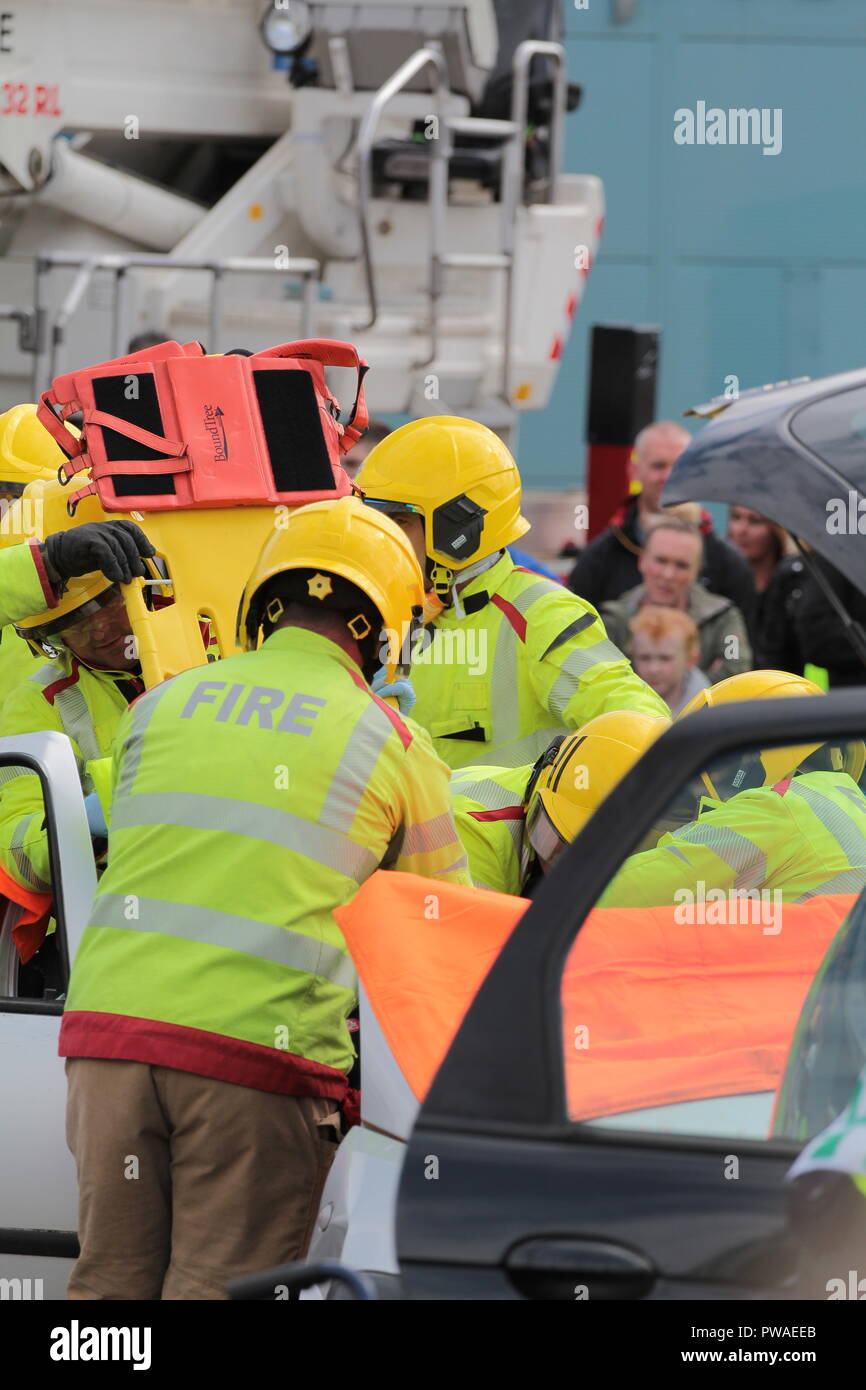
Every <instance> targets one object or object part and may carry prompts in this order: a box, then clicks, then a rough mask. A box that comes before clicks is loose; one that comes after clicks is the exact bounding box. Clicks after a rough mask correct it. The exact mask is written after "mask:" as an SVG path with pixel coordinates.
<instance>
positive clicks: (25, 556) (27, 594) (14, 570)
mask: <svg viewBox="0 0 866 1390" xmlns="http://www.w3.org/2000/svg"><path fill="white" fill-rule="evenodd" d="M57 604H58V597H57V595H56V594H55V592H54V590H53V589H52V587H51V585H50V583H49V582H48V575H47V574H46V573H45V566H44V564H43V563H42V556H41V554H40V551H39V545H38V542H36V541H25V542H24V543H23V544H22V545H11V546H9V548H8V549H7V550H0V627H6V625H7V624H8V623H17V622H20V621H21V619H22V618H29V617H30V614H31V613H41V612H42V610H43V609H44V608H56V607H57Z"/></svg>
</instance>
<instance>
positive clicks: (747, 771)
mask: <svg viewBox="0 0 866 1390" xmlns="http://www.w3.org/2000/svg"><path fill="white" fill-rule="evenodd" d="M823 694H824V691H823V690H822V689H821V687H820V686H819V685H816V684H815V682H814V681H809V680H806V678H805V676H796V675H794V674H792V672H790V671H743V672H741V674H740V675H738V676H729V677H728V679H727V680H724V681H719V683H718V685H710V686H707V688H706V689H705V690H699V691H698V693H697V695H695V697H694V698H693V699H692V700H690V701H689V703H688V704H687V705H685V706H684V707H683V709H681V710H680V712H679V714H678V715H677V719H678V720H679V719H684V718H685V717H686V715H689V714H694V713H695V712H696V711H697V710H699V709H710V708H713V707H714V706H716V705H725V704H729V703H731V702H733V701H737V700H762V699H769V700H778V699H787V698H788V697H790V696H800V695H823ZM823 747H824V744H823V743H811V744H801V745H798V746H797V747H794V748H791V747H787V748H763V749H761V750H760V751H759V752H755V753H749V752H748V751H744V754H743V756H741V757H734V758H733V759H731V760H728V763H726V765H725V769H724V772H720V771H717V770H716V769H713V770H712V773H710V772H703V773H701V780H702V782H703V784H704V786H705V787H706V789H707V791H708V793H709V795H710V796H711V797H712V798H713V799H714V800H715V801H725V800H727V798H728V797H729V796H732V795H733V794H734V793H735V792H738V791H746V790H747V789H748V788H749V787H756V786H763V787H772V786H775V784H776V783H777V782H782V781H784V780H785V778H786V777H791V776H792V775H793V774H794V772H796V770H797V768H798V767H799V766H800V764H801V763H803V762H805V760H806V759H807V758H809V757H811V756H812V754H813V753H816V752H817V751H818V749H819V748H823ZM830 756H831V763H832V766H833V770H834V771H837V772H847V773H848V774H849V775H850V776H851V777H853V779H854V781H855V782H858V781H859V780H860V777H861V775H862V773H863V769H864V766H866V745H864V744H863V742H862V741H861V740H860V739H856V740H853V741H852V742H850V743H847V744H846V745H845V746H844V748H842V747H835V748H832V749H831V750H830ZM735 763H736V767H734V764H735Z"/></svg>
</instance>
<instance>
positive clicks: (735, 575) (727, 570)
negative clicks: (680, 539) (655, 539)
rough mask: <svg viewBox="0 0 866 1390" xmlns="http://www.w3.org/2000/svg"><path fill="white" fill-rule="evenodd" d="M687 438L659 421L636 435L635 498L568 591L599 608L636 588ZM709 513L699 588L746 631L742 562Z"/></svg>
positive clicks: (587, 556) (595, 545) (748, 581)
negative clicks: (722, 603) (731, 609)
mask: <svg viewBox="0 0 866 1390" xmlns="http://www.w3.org/2000/svg"><path fill="white" fill-rule="evenodd" d="M690 441H691V435H690V434H689V432H688V430H685V429H683V427H682V425H678V424H677V423H676V421H674V420H658V421H656V423H655V424H653V425H647V427H646V429H643V430H641V432H640V434H639V435H638V437H637V439H636V440H635V442H634V449H633V451H632V457H631V460H630V463H629V476H630V479H631V481H632V482H633V483H638V484H639V485H640V492H639V493H638V494H637V496H636V497H632V498H631V499H630V500H629V501H628V502H625V503H624V504H623V506H622V507H620V509H619V511H618V512H615V513H614V515H613V516H612V517H611V520H610V524H609V525H608V526H607V527H606V528H605V530H604V531H602V532H601V533H600V535H598V536H596V537H595V539H594V540H592V541H590V543H589V545H588V546H587V547H586V549H585V550H584V551H583V553H582V555H581V556H580V558H579V559H578V561H577V564H576V565H575V566H574V569H573V570H572V571H571V574H570V575H569V577H568V581H567V582H568V587H569V588H570V589H572V590H573V591H574V593H576V594H579V595H580V597H581V598H583V599H586V600H587V601H588V602H589V603H591V604H592V605H593V607H595V608H598V607H600V605H601V604H602V603H604V602H605V601H607V600H609V599H616V598H619V597H620V596H621V595H622V594H624V593H625V591H626V590H627V589H633V588H634V587H635V585H636V584H639V583H640V582H641V574H640V570H639V568H638V561H639V559H640V555H641V551H642V549H643V546H644V541H645V539H646V533H647V529H648V527H649V525H650V523H651V521H652V519H653V518H654V517H657V516H658V515H659V513H660V512H661V510H662V507H661V494H662V488H663V487H664V485H665V483H666V482H667V480H668V477H669V475H670V471H671V469H672V468H673V466H674V464H675V463H676V461H677V459H678V458H679V456H680V454H681V453H682V452H683V449H685V447H686V445H687V444H688V443H690ZM712 528H713V523H712V520H711V518H710V514H709V512H705V511H704V512H702V513H701V519H700V530H701V535H702V537H703V542H704V555H703V563H702V566H701V572H700V576H699V578H700V582H701V584H703V586H704V588H705V589H709V591H710V592H711V593H713V594H721V595H723V597H724V598H729V599H730V600H731V602H732V603H733V604H734V605H735V606H736V607H737V608H739V610H740V612H741V613H742V614H743V616H744V618H745V619H746V623H747V625H748V626H749V628H750V629H751V624H752V614H753V609H754V604H755V586H754V583H753V581H752V576H751V572H750V570H749V566H748V565H747V563H746V561H745V560H744V559H743V557H742V556H741V555H740V554H739V553H738V552H737V551H736V550H735V549H734V547H733V546H732V545H728V543H727V541H723V540H721V539H720V538H719V537H718V536H717V535H715V533H714V532H713V529H712Z"/></svg>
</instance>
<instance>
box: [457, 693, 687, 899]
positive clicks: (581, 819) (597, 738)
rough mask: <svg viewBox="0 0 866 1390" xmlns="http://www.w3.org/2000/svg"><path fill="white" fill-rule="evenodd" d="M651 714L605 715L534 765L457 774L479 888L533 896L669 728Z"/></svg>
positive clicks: (464, 836)
mask: <svg viewBox="0 0 866 1390" xmlns="http://www.w3.org/2000/svg"><path fill="white" fill-rule="evenodd" d="M669 727H670V720H669V719H652V718H650V716H649V715H648V714H633V713H631V712H630V711H628V710H623V711H621V712H619V713H612V714H599V715H597V716H596V718H595V719H590V721H589V723H588V724H584V726H583V728H582V729H578V731H577V733H576V734H567V735H562V734H560V735H559V736H558V737H557V738H555V739H554V740H553V742H552V743H551V745H550V747H549V748H548V749H547V750H546V751H545V752H544V753H543V754H542V755H541V757H540V758H539V759H538V761H537V762H536V763H535V765H534V767H508V768H506V767H462V768H460V770H459V771H458V772H454V773H452V776H451V802H452V806H453V808H454V819H455V821H456V823H457V833H458V835H459V836H460V839H461V840H462V842H463V844H464V845H465V847H466V853H467V854H468V856H469V871H470V873H471V874H472V882H473V883H474V884H475V886H476V887H477V888H492V889H494V890H495V891H496V892H497V893H515V894H518V895H521V896H523V897H531V895H532V892H533V890H534V889H535V888H536V887H537V885H538V883H539V880H540V878H541V876H542V875H543V874H546V873H549V872H550V870H551V869H552V868H553V865H554V864H555V863H556V861H557V859H558V858H559V857H560V855H561V854H562V852H563V850H565V849H567V848H568V846H569V845H570V843H571V841H572V840H573V839H574V838H575V837H576V836H577V835H578V834H579V833H580V831H581V830H582V829H583V827H584V826H585V825H586V823H587V821H588V820H589V819H590V817H591V816H592V814H593V812H594V811H595V810H597V808H598V807H599V806H600V805H601V803H602V801H604V799H605V797H606V796H608V795H609V794H610V793H611V792H612V791H613V789H614V787H615V786H616V784H617V783H618V782H619V781H621V780H622V778H623V777H624V776H625V774H626V773H627V772H628V771H629V769H630V768H631V767H633V765H634V764H635V763H636V762H637V760H638V758H640V757H641V756H642V754H643V753H644V751H645V750H646V749H647V748H648V747H649V745H650V744H651V743H653V742H654V741H655V740H656V739H657V738H658V737H659V736H660V735H661V734H663V733H664V731H665V730H666V729H668V728H669Z"/></svg>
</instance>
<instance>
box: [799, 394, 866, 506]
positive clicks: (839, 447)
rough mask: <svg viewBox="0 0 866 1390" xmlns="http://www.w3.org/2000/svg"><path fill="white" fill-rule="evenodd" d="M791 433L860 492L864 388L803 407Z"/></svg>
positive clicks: (865, 436)
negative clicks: (853, 484)
mask: <svg viewBox="0 0 866 1390" xmlns="http://www.w3.org/2000/svg"><path fill="white" fill-rule="evenodd" d="M790 429H791V433H792V434H793V435H794V437H795V439H799V440H800V442H801V443H802V444H805V445H806V446H807V447H808V448H809V449H811V450H812V451H813V452H814V453H816V454H817V455H818V456H819V457H820V458H823V459H826V461H827V462H828V463H830V464H832V466H833V467H834V468H836V469H838V471H839V472H840V473H841V474H842V475H843V477H845V478H847V479H848V480H849V481H850V482H853V483H855V484H856V485H857V486H858V487H859V488H860V489H861V490H862V488H863V487H864V485H866V388H864V387H862V386H860V387H857V388H856V389H855V390H851V391H841V392H838V393H837V394H835V395H833V396H824V397H822V398H821V399H820V400H817V401H814V402H812V403H811V404H809V405H806V406H803V408H802V409H801V410H798V411H797V413H796V414H795V415H794V417H793V419H792V421H791V425H790Z"/></svg>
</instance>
